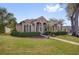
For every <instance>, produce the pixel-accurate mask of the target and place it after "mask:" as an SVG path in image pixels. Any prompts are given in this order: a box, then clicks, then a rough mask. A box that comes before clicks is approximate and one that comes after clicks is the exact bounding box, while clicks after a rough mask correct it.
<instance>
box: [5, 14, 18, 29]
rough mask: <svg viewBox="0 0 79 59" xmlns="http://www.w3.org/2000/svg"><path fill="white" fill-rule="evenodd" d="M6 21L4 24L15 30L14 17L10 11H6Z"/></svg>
mask: <svg viewBox="0 0 79 59" xmlns="http://www.w3.org/2000/svg"><path fill="white" fill-rule="evenodd" d="M6 19H7V23H6V26H7V27H9V28H10V29H11V30H15V29H16V28H15V27H16V23H17V22H16V18H15V17H14V15H13V14H12V13H8V14H7V16H6Z"/></svg>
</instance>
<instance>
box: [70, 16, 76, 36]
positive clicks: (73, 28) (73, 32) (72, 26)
mask: <svg viewBox="0 0 79 59" xmlns="http://www.w3.org/2000/svg"><path fill="white" fill-rule="evenodd" d="M71 29H72V30H71V31H72V36H74V35H75V22H74V19H73V18H72V17H71Z"/></svg>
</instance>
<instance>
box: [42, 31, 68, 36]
mask: <svg viewBox="0 0 79 59" xmlns="http://www.w3.org/2000/svg"><path fill="white" fill-rule="evenodd" d="M43 34H44V35H51V36H53V35H66V34H68V33H67V32H65V31H59V32H45V33H43Z"/></svg>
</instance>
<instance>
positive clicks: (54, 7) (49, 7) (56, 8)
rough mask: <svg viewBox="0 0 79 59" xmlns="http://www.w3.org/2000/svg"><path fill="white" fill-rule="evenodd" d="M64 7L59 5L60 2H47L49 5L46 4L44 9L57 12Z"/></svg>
mask: <svg viewBox="0 0 79 59" xmlns="http://www.w3.org/2000/svg"><path fill="white" fill-rule="evenodd" d="M63 10H64V8H62V7H61V6H60V4H55V5H54V4H49V5H46V7H45V8H44V11H47V12H59V11H63Z"/></svg>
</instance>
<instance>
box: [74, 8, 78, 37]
mask: <svg viewBox="0 0 79 59" xmlns="http://www.w3.org/2000/svg"><path fill="white" fill-rule="evenodd" d="M74 22H75V36H78V9H77V10H76V12H75V21H74Z"/></svg>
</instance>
